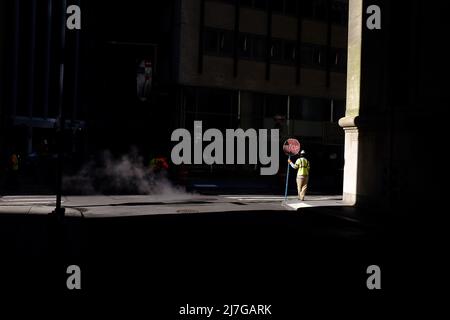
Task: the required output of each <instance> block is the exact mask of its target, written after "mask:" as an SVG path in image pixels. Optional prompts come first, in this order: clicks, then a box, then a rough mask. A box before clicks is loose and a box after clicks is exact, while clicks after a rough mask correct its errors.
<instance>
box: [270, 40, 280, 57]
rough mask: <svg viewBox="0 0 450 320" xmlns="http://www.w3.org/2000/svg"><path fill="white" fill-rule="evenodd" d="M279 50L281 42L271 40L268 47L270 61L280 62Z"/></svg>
mask: <svg viewBox="0 0 450 320" xmlns="http://www.w3.org/2000/svg"><path fill="white" fill-rule="evenodd" d="M281 48H282V41H281V40H272V46H271V47H270V58H271V60H272V61H274V62H276V61H281V57H282V55H281Z"/></svg>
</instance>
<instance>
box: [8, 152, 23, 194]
mask: <svg viewBox="0 0 450 320" xmlns="http://www.w3.org/2000/svg"><path fill="white" fill-rule="evenodd" d="M19 162H20V156H19V154H18V153H16V152H13V153H12V154H11V157H10V158H9V166H8V167H9V168H8V178H9V179H8V182H7V183H8V187H9V189H10V190H11V191H13V192H16V191H18V189H19V165H20V163H19Z"/></svg>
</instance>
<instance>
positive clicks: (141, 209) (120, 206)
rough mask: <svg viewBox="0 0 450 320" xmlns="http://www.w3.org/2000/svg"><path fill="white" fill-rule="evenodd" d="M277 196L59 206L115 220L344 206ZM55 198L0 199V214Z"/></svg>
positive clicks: (327, 199)
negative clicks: (165, 215) (115, 217)
mask: <svg viewBox="0 0 450 320" xmlns="http://www.w3.org/2000/svg"><path fill="white" fill-rule="evenodd" d="M284 200H285V199H284V197H283V196H278V195H251V194H249V195H214V196H213V195H201V194H196V193H191V194H175V195H170V196H164V195H114V196H107V195H97V196H65V197H63V198H62V201H63V202H62V205H63V206H64V207H65V208H66V214H67V215H69V216H82V217H85V218H90V217H114V216H133V215H154V214H172V213H175V214H183V213H186V214H189V213H201V212H203V213H205V212H225V211H229V212H235V211H258V210H275V211H284V210H297V209H299V208H314V207H324V206H343V205H344V204H343V203H342V201H341V200H342V198H341V197H340V196H315V195H311V196H306V198H305V200H304V201H298V200H297V199H296V197H294V196H289V197H288V198H287V201H284ZM55 202H56V197H55V196H47V195H22V196H3V197H0V213H15V214H48V213H50V212H51V211H52V210H53V209H54V207H55Z"/></svg>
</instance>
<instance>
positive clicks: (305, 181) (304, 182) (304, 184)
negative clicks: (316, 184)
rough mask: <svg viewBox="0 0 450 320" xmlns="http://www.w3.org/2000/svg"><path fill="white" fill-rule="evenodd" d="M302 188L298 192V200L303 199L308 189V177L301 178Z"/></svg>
mask: <svg viewBox="0 0 450 320" xmlns="http://www.w3.org/2000/svg"><path fill="white" fill-rule="evenodd" d="M301 178H302V179H301V180H302V186H301V190H300V200H302V201H303V199H305V193H306V189H307V188H308V176H302V177H301Z"/></svg>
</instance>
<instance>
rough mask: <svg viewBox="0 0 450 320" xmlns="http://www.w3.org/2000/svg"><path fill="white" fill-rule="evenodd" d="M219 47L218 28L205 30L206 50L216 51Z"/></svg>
mask: <svg viewBox="0 0 450 320" xmlns="http://www.w3.org/2000/svg"><path fill="white" fill-rule="evenodd" d="M217 49H218V34H217V31H216V30H210V29H207V30H205V51H206V52H212V53H216V52H217Z"/></svg>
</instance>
